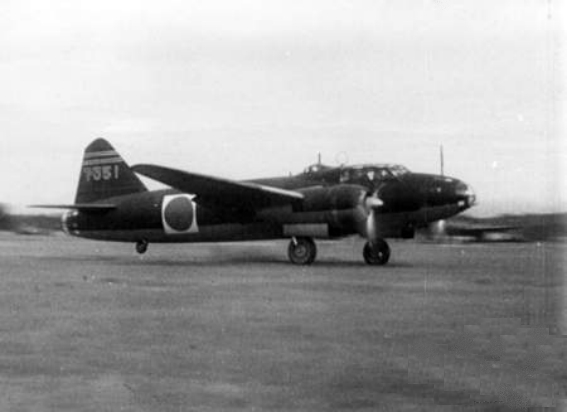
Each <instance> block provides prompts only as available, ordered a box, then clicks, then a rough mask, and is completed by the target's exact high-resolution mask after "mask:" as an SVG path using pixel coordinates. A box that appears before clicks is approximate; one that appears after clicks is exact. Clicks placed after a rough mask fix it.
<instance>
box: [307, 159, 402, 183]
mask: <svg viewBox="0 0 567 412" xmlns="http://www.w3.org/2000/svg"><path fill="white" fill-rule="evenodd" d="M408 173H410V171H409V170H408V169H407V168H406V167H405V166H402V165H397V164H365V165H354V166H340V167H331V166H326V165H323V164H320V163H316V164H312V165H310V166H308V167H306V168H305V170H304V171H303V175H304V176H305V177H307V178H309V179H313V180H315V181H321V182H325V183H327V184H338V183H350V184H358V185H363V186H369V187H373V186H375V183H379V182H382V181H385V180H393V179H398V178H400V177H401V176H403V175H405V174H408Z"/></svg>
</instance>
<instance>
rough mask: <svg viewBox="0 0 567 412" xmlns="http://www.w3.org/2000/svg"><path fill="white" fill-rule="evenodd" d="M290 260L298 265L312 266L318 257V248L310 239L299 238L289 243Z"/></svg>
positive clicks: (288, 253)
mask: <svg viewBox="0 0 567 412" xmlns="http://www.w3.org/2000/svg"><path fill="white" fill-rule="evenodd" d="M287 255H288V256H289V260H291V262H292V263H295V264H296V265H310V264H311V263H313V261H314V260H315V257H316V256H317V246H315V242H314V241H313V239H311V238H310V237H297V238H293V239H292V240H291V241H290V242H289V246H288V248H287Z"/></svg>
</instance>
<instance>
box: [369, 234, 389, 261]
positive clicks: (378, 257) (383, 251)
mask: <svg viewBox="0 0 567 412" xmlns="http://www.w3.org/2000/svg"><path fill="white" fill-rule="evenodd" d="M362 256H363V257H364V261H365V262H366V263H367V264H369V265H375V266H382V265H385V264H386V263H388V260H390V246H388V243H386V241H385V240H384V239H377V240H375V241H373V242H366V244H365V245H364V249H363V250H362Z"/></svg>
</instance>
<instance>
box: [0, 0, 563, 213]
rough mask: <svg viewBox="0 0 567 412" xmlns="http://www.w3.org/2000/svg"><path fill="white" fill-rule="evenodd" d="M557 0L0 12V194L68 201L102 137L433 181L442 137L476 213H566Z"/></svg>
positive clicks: (203, 169) (231, 171)
mask: <svg viewBox="0 0 567 412" xmlns="http://www.w3.org/2000/svg"><path fill="white" fill-rule="evenodd" d="M560 3H561V2H560V1H559V0H525V1H518V0H502V1H493V0H475V1H473V0H469V1H463V0H452V1H449V0H401V1H395V2H392V1H376V0H372V1H364V0H360V1H346V0H345V1H332V0H312V1H307V0H301V1H294V0H281V1H279V0H276V1H266V0H243V1H234V0H212V1H191V0H178V1H175V0H162V1H159V2H156V1H147V0H140V1H138V0H136V1H134V0H123V1H119V2H117V1H108V0H97V1H77V0H75V1H71V0H52V1H49V2H46V1H43V0H29V1H25V0H24V1H22V0H7V1H3V2H1V3H0V202H4V203H10V204H13V205H15V208H16V209H22V208H23V205H26V204H33V203H72V201H73V199H74V193H75V189H76V185H77V181H78V174H79V169H80V164H81V159H82V151H83V150H84V148H85V146H86V145H88V143H90V141H92V140H94V139H95V138H97V137H104V138H106V139H107V140H109V141H110V142H111V143H112V144H113V145H114V147H115V148H116V149H117V150H118V151H119V152H120V153H121V154H122V156H123V157H124V158H125V159H126V160H127V161H128V162H129V163H131V164H136V163H155V164H161V165H167V166H171V167H175V168H180V169H183V170H188V171H193V172H199V173H204V174H211V175H214V176H220V177H225V178H231V179H248V178H255V177H266V176H277V175H287V174H289V173H290V172H291V173H298V172H300V171H301V170H303V169H304V168H305V166H307V165H308V164H311V163H314V162H315V161H316V159H317V153H321V155H322V160H323V162H324V163H328V164H330V165H338V164H340V163H343V162H346V163H348V164H356V163H400V164H403V165H405V166H407V167H408V168H409V169H410V170H412V171H416V172H428V173H437V172H438V171H439V145H443V147H444V154H445V172H446V174H449V175H451V176H455V177H458V178H461V179H462V180H464V181H466V182H467V183H469V184H471V185H472V186H473V187H474V189H475V191H476V193H477V196H478V198H479V204H478V206H476V207H475V208H474V209H472V210H471V212H470V213H471V214H473V215H478V216H489V215H496V214H502V213H525V212H536V213H541V212H557V211H563V212H565V211H567V181H566V180H565V176H567V166H566V165H567V143H566V141H565V139H564V132H565V124H566V114H565V110H564V102H565V99H566V97H565V81H564V79H565V68H566V66H565V63H566V61H565V55H566V54H565V31H564V30H563V29H562V27H561V26H562V23H565V22H566V19H565V7H563V6H562V5H561V4H560ZM564 25H565V24H563V26H564ZM152 187H153V185H152ZM22 210H23V209H22Z"/></svg>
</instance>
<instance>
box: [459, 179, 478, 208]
mask: <svg viewBox="0 0 567 412" xmlns="http://www.w3.org/2000/svg"><path fill="white" fill-rule="evenodd" d="M455 195H456V196H457V199H458V200H459V205H460V204H461V202H463V203H462V205H463V206H464V207H471V206H473V205H474V204H475V203H476V194H475V192H474V190H473V188H472V187H471V186H470V185H468V184H466V183H465V182H461V181H459V182H458V183H457V185H456V187H455Z"/></svg>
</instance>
